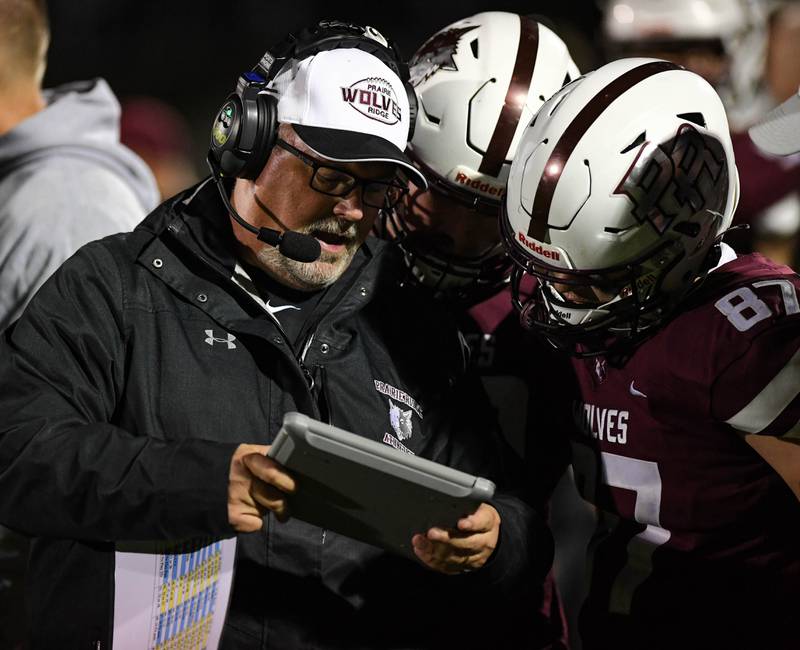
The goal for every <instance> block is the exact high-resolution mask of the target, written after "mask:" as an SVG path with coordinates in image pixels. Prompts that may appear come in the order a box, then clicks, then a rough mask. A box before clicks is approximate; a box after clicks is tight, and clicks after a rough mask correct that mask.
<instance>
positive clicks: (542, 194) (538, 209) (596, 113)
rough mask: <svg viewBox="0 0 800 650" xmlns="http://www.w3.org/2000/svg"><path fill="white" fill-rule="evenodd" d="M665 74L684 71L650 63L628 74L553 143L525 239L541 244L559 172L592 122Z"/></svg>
mask: <svg viewBox="0 0 800 650" xmlns="http://www.w3.org/2000/svg"><path fill="white" fill-rule="evenodd" d="M668 70H683V68H682V67H681V66H679V65H677V64H675V63H670V62H668V61H653V62H651V63H643V64H642V65H640V66H637V67H635V68H633V69H632V70H628V71H627V72H626V73H625V74H623V75H620V76H619V77H617V78H616V79H614V81H612V82H611V83H610V84H608V85H607V86H606V87H605V88H603V89H602V90H601V91H600V92H599V93H597V94H596V95H595V96H594V97H592V98H591V99H590V100H589V103H588V104H586V106H584V107H583V109H581V111H580V113H578V114H577V115H576V116H575V118H574V119H573V120H572V122H571V123H570V125H569V126H568V127H567V129H566V130H565V131H564V133H562V134H561V138H560V139H559V141H558V142H557V143H556V146H555V148H554V149H553V152H552V153H551V154H550V158H548V159H547V163H546V164H545V166H544V172H543V173H542V178H541V179H540V180H539V187H537V188H536V196H535V197H534V199H533V208H532V210H531V223H530V226H529V227H528V237H533V238H534V239H537V240H539V241H543V240H544V234H545V229H546V226H547V217H548V215H549V213H550V204H551V203H552V202H553V195H554V194H555V191H556V185H558V181H559V179H560V178H561V172H562V171H564V165H566V163H567V160H569V157H570V156H571V155H572V152H573V151H574V150H575V147H577V146H578V142H580V140H581V138H582V137H583V136H584V134H585V133H586V131H588V130H589V127H591V126H592V124H594V122H595V120H597V118H598V117H600V114H601V113H602V112H603V111H604V110H606V109H607V108H608V107H609V106H610V105H611V103H612V102H613V101H614V100H616V99H618V98H619V97H620V96H621V95H622V94H624V93H625V92H627V91H628V90H630V89H631V88H633V86H635V85H636V84H637V83H639V82H640V81H642V80H643V79H647V77H651V76H653V75H655V74H658V73H659V72H667V71H668Z"/></svg>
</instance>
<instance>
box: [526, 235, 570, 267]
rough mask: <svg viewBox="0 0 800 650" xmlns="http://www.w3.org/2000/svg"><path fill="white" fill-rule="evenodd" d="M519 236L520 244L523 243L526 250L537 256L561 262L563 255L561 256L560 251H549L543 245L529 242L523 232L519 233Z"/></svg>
mask: <svg viewBox="0 0 800 650" xmlns="http://www.w3.org/2000/svg"><path fill="white" fill-rule="evenodd" d="M517 236H518V237H519V240H520V242H522V243H523V244H524V245H525V247H526V248H528V249H530V251H531V252H533V253H535V254H536V255H540V256H541V257H546V258H547V259H548V260H556V261H559V260H560V259H561V255H559V253H558V251H551V250H547V249H546V248H545V247H544V246H542V245H541V244H537V243H535V242H531V241H528V238H527V237H526V236H525V235H524V234H523V233H521V232H517Z"/></svg>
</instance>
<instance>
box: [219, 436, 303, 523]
mask: <svg viewBox="0 0 800 650" xmlns="http://www.w3.org/2000/svg"><path fill="white" fill-rule="evenodd" d="M268 451H269V446H267V445H239V446H238V447H237V448H236V451H235V452H234V454H233V458H231V470H230V473H229V474H228V522H229V523H230V525H231V526H233V528H234V529H235V530H236V532H237V533H252V532H255V531H257V530H260V529H261V526H262V525H263V522H262V520H261V518H262V517H263V516H264V515H265V514H267V512H269V511H272V512H273V513H274V514H275V516H276V517H277V518H278V520H279V521H286V520H287V519H288V518H289V509H288V507H287V505H286V495H287V494H292V493H293V492H294V490H295V482H294V479H293V478H292V477H291V476H289V475H288V474H287V473H286V471H285V470H284V469H283V467H282V466H281V465H280V464H279V463H276V462H275V461H274V460H272V459H271V458H267V457H266V455H265V454H266V453H267V452H268Z"/></svg>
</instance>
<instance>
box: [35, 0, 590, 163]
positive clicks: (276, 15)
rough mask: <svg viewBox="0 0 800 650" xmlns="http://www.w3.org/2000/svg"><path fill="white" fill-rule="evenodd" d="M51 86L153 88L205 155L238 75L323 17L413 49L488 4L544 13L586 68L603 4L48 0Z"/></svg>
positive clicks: (121, 93) (130, 92) (125, 93)
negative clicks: (84, 83)
mask: <svg viewBox="0 0 800 650" xmlns="http://www.w3.org/2000/svg"><path fill="white" fill-rule="evenodd" d="M48 8H49V14H50V22H51V45H50V52H49V57H48V69H47V73H46V75H45V86H46V87H47V86H53V85H57V84H60V83H63V82H67V81H74V80H78V79H87V78H91V77H96V76H101V77H104V78H105V79H107V80H108V81H109V83H110V84H111V87H112V88H113V89H114V91H115V92H116V94H117V96H118V97H120V98H126V97H131V96H141V95H150V96H155V97H157V98H159V99H162V100H165V101H167V102H168V103H170V104H172V105H173V106H174V107H176V108H177V109H178V110H179V111H180V112H181V113H182V114H183V115H184V116H185V117H186V118H187V120H188V121H189V124H190V127H191V134H192V142H193V149H194V153H195V157H196V158H197V161H198V164H200V163H201V161H202V159H203V156H204V148H205V146H206V137H207V136H206V130H207V128H208V127H209V125H210V124H211V120H212V118H213V116H214V113H215V111H216V109H217V108H218V106H219V105H220V104H221V103H222V102H223V100H224V99H225V97H226V96H227V94H228V93H229V92H230V91H231V90H232V89H233V86H234V85H235V83H236V79H237V76H238V74H239V73H240V72H241V71H244V70H247V69H250V68H251V67H252V66H253V65H254V64H255V62H256V61H258V59H259V58H260V57H261V55H262V54H263V53H264V51H265V50H267V49H268V48H269V47H270V46H271V45H273V44H274V43H275V42H276V41H278V40H280V39H281V38H283V37H284V36H285V35H286V33H287V32H289V31H293V30H296V29H297V28H298V27H301V26H303V25H306V24H310V23H312V22H314V21H315V20H318V19H320V18H338V19H344V20H351V21H353V22H358V23H362V24H369V25H373V26H375V27H377V28H378V29H379V30H381V31H382V32H383V33H384V35H386V36H387V37H388V38H390V39H392V40H394V41H395V42H396V43H397V44H398V45H399V46H400V49H401V51H402V53H403V55H404V56H406V58H408V57H409V56H410V55H411V54H412V53H413V52H414V50H415V49H416V48H417V47H419V45H421V44H422V42H423V41H424V40H425V39H426V38H427V37H428V36H431V35H432V34H433V33H434V32H435V31H437V30H439V29H440V28H442V27H444V26H445V25H447V24H449V23H451V22H454V21H456V20H459V19H461V18H465V17H467V16H470V15H473V14H475V13H478V12H481V11H513V12H517V13H525V14H536V15H537V17H540V19H542V18H541V17H544V18H545V19H544V20H543V22H546V23H549V24H550V26H551V27H553V28H554V29H555V30H556V32H557V33H558V34H559V35H561V36H562V38H564V39H565V40H566V41H567V43H568V45H569V46H570V50H571V52H572V54H573V57H574V58H575V60H576V63H577V64H578V65H579V67H581V69H582V70H583V69H591V68H592V67H595V65H596V63H597V59H598V57H597V52H596V49H595V45H594V36H593V34H594V32H595V28H596V26H597V24H598V22H599V19H600V12H599V10H598V8H597V6H596V4H595V3H594V2H593V1H592V0H583V1H580V2H575V1H572V2H569V1H567V2H561V3H555V2H541V1H539V2H536V1H529V2H503V3H488V2H486V1H485V0H484V1H483V2H475V1H469V0H466V1H462V2H438V3H434V2H431V1H428V2H425V1H423V0H414V1H412V2H387V1H386V0H383V1H381V2H371V3H370V2H337V3H331V2H319V1H317V2H294V3H277V2H268V1H267V0H230V1H229V2H209V1H208V0H161V1H159V2H156V1H154V0H80V2H76V1H75V0H49V1H48Z"/></svg>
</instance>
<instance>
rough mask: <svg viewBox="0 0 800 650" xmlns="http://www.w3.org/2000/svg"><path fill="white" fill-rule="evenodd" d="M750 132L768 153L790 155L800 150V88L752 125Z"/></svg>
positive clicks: (760, 146)
mask: <svg viewBox="0 0 800 650" xmlns="http://www.w3.org/2000/svg"><path fill="white" fill-rule="evenodd" d="M748 133H749V134H750V138H751V139H752V140H753V142H755V143H756V145H758V147H759V148H760V149H763V150H764V151H766V152H767V153H774V154H777V155H779V156H788V155H789V154H793V153H798V152H800V90H798V92H797V94H795V95H792V96H791V97H790V98H789V99H787V100H786V101H785V102H783V104H781V105H780V106H778V107H777V108H773V109H772V110H771V111H770V112H769V113H767V114H766V115H765V116H764V117H763V118H762V119H761V120H760V121H759V122H758V124H756V125H754V126H751V127H750V128H749V129H748Z"/></svg>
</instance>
